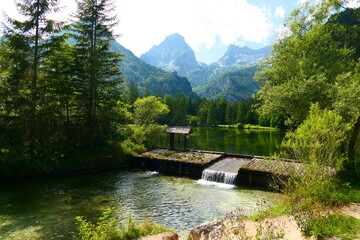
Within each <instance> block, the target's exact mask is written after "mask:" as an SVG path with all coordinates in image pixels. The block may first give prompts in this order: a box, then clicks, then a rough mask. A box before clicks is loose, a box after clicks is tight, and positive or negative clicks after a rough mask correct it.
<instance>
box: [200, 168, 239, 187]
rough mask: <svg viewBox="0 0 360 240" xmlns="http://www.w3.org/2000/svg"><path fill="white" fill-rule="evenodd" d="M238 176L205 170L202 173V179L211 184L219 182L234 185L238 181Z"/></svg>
mask: <svg viewBox="0 0 360 240" xmlns="http://www.w3.org/2000/svg"><path fill="white" fill-rule="evenodd" d="M236 176H237V174H235V173H229V172H222V171H215V170H210V169H205V170H204V171H203V172H202V176H201V179H202V180H205V181H209V182H218V183H225V184H232V185H234V184H235V181H236Z"/></svg>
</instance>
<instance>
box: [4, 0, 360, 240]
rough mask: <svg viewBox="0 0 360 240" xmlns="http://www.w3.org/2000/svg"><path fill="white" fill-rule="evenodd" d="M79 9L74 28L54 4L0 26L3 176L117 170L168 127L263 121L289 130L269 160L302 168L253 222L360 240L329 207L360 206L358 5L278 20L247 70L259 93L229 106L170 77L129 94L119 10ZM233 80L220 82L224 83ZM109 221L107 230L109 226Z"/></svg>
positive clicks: (38, 3) (136, 84) (111, 4)
mask: <svg viewBox="0 0 360 240" xmlns="http://www.w3.org/2000/svg"><path fill="white" fill-rule="evenodd" d="M77 5H78V8H77V11H76V13H75V14H74V15H73V20H72V22H71V23H70V24H68V23H67V24H65V23H62V22H55V21H53V20H50V18H48V15H49V14H52V13H54V12H58V11H60V9H59V8H58V6H57V1H56V0H23V1H19V2H18V4H17V7H18V10H19V12H20V14H21V15H22V16H23V19H24V20H22V21H20V20H16V19H12V18H10V17H8V18H7V21H6V22H4V23H3V24H4V28H3V32H2V38H1V42H0V177H1V178H2V177H6V176H12V177H17V176H28V175H29V174H30V175H34V174H47V173H53V172H57V171H60V172H61V171H67V170H70V171H71V170H74V169H79V168H82V167H86V165H87V164H88V160H87V159H89V158H90V157H94V156H104V155H116V156H120V161H125V160H128V159H130V158H126V157H127V156H131V155H132V154H135V153H138V152H142V151H145V150H146V149H149V148H152V147H154V146H155V145H156V144H157V142H158V141H159V140H161V139H162V138H163V134H164V132H165V129H166V127H167V125H191V126H206V127H213V126H219V125H232V126H234V127H238V128H242V127H244V125H245V124H259V125H262V126H271V127H276V128H282V129H286V131H287V133H286V136H285V138H284V140H283V142H282V144H281V147H280V149H279V152H278V153H277V154H276V155H275V156H271V158H270V160H273V159H274V160H284V158H286V159H287V160H288V159H292V160H294V159H295V160H297V161H298V162H296V163H294V164H299V165H300V166H301V167H299V168H295V169H293V172H291V174H290V176H289V177H287V178H285V179H284V178H282V177H278V178H276V177H274V179H273V180H274V183H273V186H272V187H273V188H275V189H276V190H278V191H281V192H282V193H283V194H284V196H286V197H287V198H286V201H287V202H286V201H283V202H282V203H280V204H279V205H278V207H279V206H280V208H281V210H279V209H276V208H275V210H279V211H278V212H277V213H276V212H275V213H273V210H274V209H271V210H270V211H269V212H266V214H263V213H261V214H262V215H263V216H264V217H262V216H261V217H262V218H261V219H262V220H263V219H266V217H267V216H269V215H271V216H276V214H278V215H289V212H290V213H291V212H292V213H296V214H295V215H293V217H294V220H295V221H296V222H297V225H298V227H299V228H300V229H301V231H302V233H304V234H305V235H307V236H311V235H312V236H316V237H319V238H320V239H321V238H322V239H324V236H325V237H327V236H340V238H342V236H343V235H341V234H346V232H347V231H348V229H352V228H353V229H352V231H353V235H354V236H355V237H356V235H358V230H359V229H360V222H359V221H357V222H355V223H352V222H351V221H353V220H352V219H349V218H344V216H342V215H339V216H340V217H339V216H338V215H336V214H333V211H329V209H330V208H333V207H338V206H342V205H345V204H349V203H351V202H360V193H359V192H360V191H359V190H358V189H359V179H360V178H359V176H360V141H359V134H360V97H359V96H360V8H356V9H354V8H347V7H346V5H344V1H340V0H326V1H321V2H320V3H318V4H315V5H312V4H311V3H310V2H309V1H307V2H306V3H304V4H303V6H302V7H300V8H298V9H296V10H295V11H293V12H292V13H291V15H290V16H289V17H288V19H287V21H286V23H285V26H286V28H287V30H288V31H287V33H286V34H285V35H284V36H282V37H279V39H277V41H276V43H275V44H274V45H273V51H272V53H271V55H270V57H268V58H267V59H266V60H265V61H264V62H263V63H262V65H261V66H260V71H259V72H256V73H254V72H255V69H250V70H249V69H248V70H247V71H249V72H247V73H248V74H247V75H249V76H250V75H251V77H252V76H253V75H254V74H255V77H254V78H255V79H256V81H257V83H258V86H259V87H260V90H259V91H258V92H257V93H256V94H254V95H253V97H252V98H251V99H250V100H248V101H240V102H236V101H228V100H225V99H224V98H221V97H222V96H221V94H220V95H219V97H220V98H217V99H211V97H209V98H208V99H205V98H199V97H197V96H195V95H194V94H193V92H192V91H190V85H189V84H188V83H187V81H186V79H185V78H179V77H178V76H177V75H176V73H169V74H165V73H163V72H159V73H158V76H159V79H156V80H154V79H147V82H145V83H144V82H140V81H141V79H140V78H138V79H135V75H134V76H130V77H129V79H127V82H128V84H127V85H126V84H125V81H124V78H126V77H127V76H124V75H123V74H122V73H121V71H122V69H121V67H120V66H121V65H120V62H121V61H123V60H124V59H125V58H126V57H125V56H123V55H121V54H119V53H118V52H117V51H114V49H112V48H111V42H112V41H114V39H115V38H116V37H117V36H116V35H115V34H114V32H113V29H114V27H115V26H116V25H117V23H118V21H117V18H116V16H115V15H113V10H114V8H115V1H114V0H98V1H94V0H79V1H77ZM139 66H141V65H139ZM144 66H145V65H144ZM152 70H154V69H152ZM154 71H155V70H154ZM139 72H141V69H140V70H139ZM237 74H238V73H236V72H235V73H231V74H227V75H225V76H224V78H225V80H227V81H232V80H233V78H236V77H237ZM165 77H166V78H168V77H169V78H170V79H173V81H167V82H168V83H169V82H170V83H171V82H173V83H183V84H184V86H185V87H186V89H188V91H187V92H188V93H189V95H190V96H189V95H185V94H184V92H175V91H176V88H173V90H174V92H171V95H169V94H164V93H163V90H164V89H165V88H166V87H167V86H161V83H162V82H163V81H162V80H163V78H165ZM134 79H135V80H134ZM139 79H140V80H139ZM225 80H224V81H225ZM243 80H244V81H248V80H249V79H248V78H246V79H243ZM150 82H151V83H154V82H156V83H157V85H156V86H150V85H149V83H150ZM170 83H169V84H170ZM211 84H214V86H213V85H211ZM209 85H210V87H211V86H212V87H214V88H215V87H216V86H215V85H216V84H215V83H211V82H210V83H209ZM258 86H255V85H254V86H253V87H254V88H252V89H250V90H251V93H252V91H253V90H254V89H255V88H257V87H258ZM232 90H234V89H232ZM235 90H236V91H242V90H243V89H235ZM235 90H234V91H235ZM155 91H157V92H156V93H155ZM99 159H100V158H99ZM287 160H286V161H287ZM300 163H302V164H300ZM300 199H301V200H300ZM299 206H301V208H300V207H299ZM105 213H106V212H105ZM109 214H110V213H107V216H110V215H109ZM105 217H106V216H104V218H103V220H104V221H103V222H104V223H105V222H106V221H107V220H106V218H105ZM241 217H242V216H241ZM255 217H256V216H255ZM100 219H101V218H100ZM239 219H240V218H239ZM239 219H236V221H238V222H237V223H238V226H242V224H243V222H242V221H243V220H241V219H240V220H239ZM78 221H79V222H80V224H81V223H82V224H83V225H84V226H88V227H89V226H90V227H89V229H86V227H83V228H82V230H83V231H85V234H87V232H86V231H93V230H99V229H100V230H99V231H102V229H101V228H94V227H93V226H92V225H89V224H87V221H86V220H83V219H82V218H79V219H78ZM99 222H100V223H101V221H99ZM349 222H350V224H348V223H349ZM108 223H110V226H109V228H113V227H115V220H112V219H110V220H109V221H108ZM346 224H348V225H349V226H350V227H348V228H344V229H345V230H344V229H340V230H339V231H338V229H335V230H332V231H334V232H335V233H334V232H331V233H328V232H326V231H328V228H327V227H328V226H336V227H338V226H340V227H341V228H342V227H343V226H344V225H346ZM354 226H355V227H356V229H355V227H354ZM340 227H339V228H340ZM354 229H355V230H354ZM329 231H330V230H329ZM341 231H342V232H341ZM339 232H340V233H339ZM105 234H107V232H106V231H105ZM344 236H345V235H344ZM355 237H353V238H346V239H354V238H355ZM84 239H89V238H84ZM126 239H127V238H126ZM269 239H270V238H269Z"/></svg>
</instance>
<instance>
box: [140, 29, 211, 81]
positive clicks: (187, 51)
mask: <svg viewBox="0 0 360 240" xmlns="http://www.w3.org/2000/svg"><path fill="white" fill-rule="evenodd" d="M140 59H141V60H143V61H144V62H146V63H148V64H150V65H153V66H155V67H159V68H162V69H164V70H166V71H169V72H178V74H179V75H180V76H187V75H188V74H189V73H193V72H197V71H200V70H202V69H203V68H204V67H205V66H206V65H205V64H203V63H200V62H198V61H196V57H195V53H194V51H193V50H192V49H191V47H190V46H189V45H188V44H187V43H186V42H185V38H184V37H183V36H181V35H180V34H178V33H174V34H172V35H170V36H168V37H166V38H165V40H164V41H163V42H161V43H160V44H159V45H156V46H153V47H152V48H151V49H150V50H149V51H148V52H146V53H144V54H143V55H141V57H140Z"/></svg>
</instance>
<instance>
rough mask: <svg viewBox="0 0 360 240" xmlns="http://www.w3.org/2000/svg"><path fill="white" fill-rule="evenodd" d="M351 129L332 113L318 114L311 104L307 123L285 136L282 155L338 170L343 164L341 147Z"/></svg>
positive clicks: (317, 105) (314, 105) (316, 105)
mask: <svg viewBox="0 0 360 240" xmlns="http://www.w3.org/2000/svg"><path fill="white" fill-rule="evenodd" d="M350 127H351V125H350V124H346V123H344V121H343V119H342V117H341V116H340V115H338V114H337V113H335V112H334V111H332V110H326V109H325V110H320V107H319V104H313V105H312V106H311V108H310V111H309V115H308V117H307V118H306V120H305V121H304V122H303V123H302V124H301V125H300V126H299V127H298V128H297V129H296V130H295V131H293V132H288V133H287V134H286V136H285V140H284V142H283V143H282V148H283V149H284V150H285V152H284V154H285V156H286V157H290V158H292V159H298V160H300V161H311V162H317V163H319V164H321V165H325V166H331V167H334V168H336V169H339V168H340V167H341V166H342V163H343V161H344V157H343V156H342V154H341V151H340V147H341V145H342V143H343V142H344V140H345V138H346V134H347V132H348V130H349V129H350Z"/></svg>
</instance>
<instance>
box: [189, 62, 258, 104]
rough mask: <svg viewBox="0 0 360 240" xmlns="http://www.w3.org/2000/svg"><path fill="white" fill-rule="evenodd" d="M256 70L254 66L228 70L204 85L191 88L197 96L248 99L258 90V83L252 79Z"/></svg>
mask: <svg viewBox="0 0 360 240" xmlns="http://www.w3.org/2000/svg"><path fill="white" fill-rule="evenodd" d="M256 71H257V68H256V67H249V68H245V69H242V70H238V71H234V72H229V73H226V74H224V75H223V76H221V77H219V78H216V79H213V80H212V81H210V82H208V83H206V84H204V85H201V86H199V87H196V88H193V90H194V92H195V93H196V94H198V95H199V96H201V97H206V98H208V99H219V98H225V99H226V100H228V101H239V100H248V99H250V98H251V96H252V95H253V94H254V93H256V92H257V91H258V90H259V85H258V84H257V82H256V81H254V74H255V72H256Z"/></svg>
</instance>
